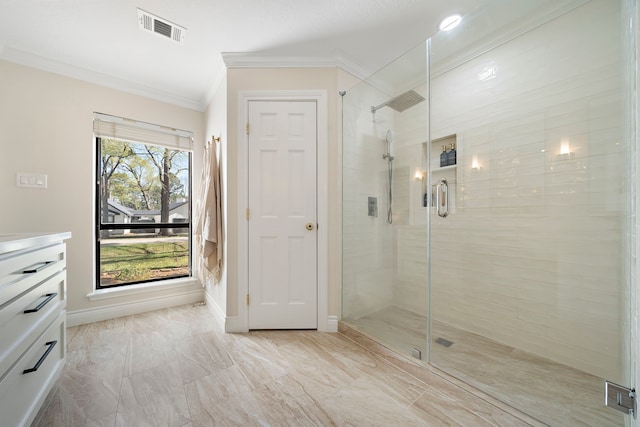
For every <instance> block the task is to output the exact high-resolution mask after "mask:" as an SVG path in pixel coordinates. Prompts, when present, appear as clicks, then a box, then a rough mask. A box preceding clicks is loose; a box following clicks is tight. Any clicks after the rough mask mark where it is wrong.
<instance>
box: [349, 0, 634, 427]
mask: <svg viewBox="0 0 640 427" xmlns="http://www.w3.org/2000/svg"><path fill="white" fill-rule="evenodd" d="M634 14H635V1H630V0H620V1H618V0H591V1H584V0H566V1H558V0H554V1H536V2H513V1H507V0H487V1H483V2H480V4H478V7H477V8H476V9H475V10H472V11H465V13H464V19H463V21H462V23H461V25H460V26H459V27H458V28H456V29H455V30H452V31H450V32H440V33H437V34H435V35H434V36H433V37H432V38H431V39H430V40H428V41H426V42H425V43H423V44H421V45H420V46H417V47H416V48H414V49H412V50H411V51H409V52H407V53H405V54H404V55H403V56H401V57H399V58H398V59H397V60H396V61H394V62H392V63H390V64H389V65H387V66H386V67H384V68H383V69H381V70H379V71H378V72H376V73H375V74H373V75H372V76H370V77H369V78H367V79H366V80H364V81H362V82H361V83H359V84H358V85H356V86H355V87H353V88H351V89H350V90H348V91H347V92H346V94H345V95H344V96H343V236H342V238H343V266H342V269H343V278H342V279H343V283H342V287H343V295H342V306H343V310H342V311H343V313H342V320H343V322H345V323H346V324H348V325H350V326H352V327H353V328H355V329H357V330H359V331H360V332H362V333H364V334H366V335H369V336H370V337H372V338H373V339H375V340H377V341H379V342H381V343H383V344H384V345H386V346H388V347H390V348H393V349H394V350H396V351H398V352H401V353H403V354H405V355H407V356H408V357H416V358H419V359H421V360H423V361H424V362H425V363H429V364H431V365H432V366H433V367H435V368H437V369H439V370H441V371H442V372H443V373H445V374H447V375H452V376H454V377H456V378H458V379H460V380H462V381H464V382H465V383H467V384H469V385H470V386H472V387H475V388H477V389H479V390H481V391H483V392H485V393H487V394H489V395H491V396H493V397H496V398H498V399H500V400H501V401H503V402H505V403H507V404H509V405H511V406H513V407H514V408H517V409H519V410H521V411H523V412H525V413H527V414H529V415H531V416H533V417H535V418H537V419H539V420H540V421H542V422H544V423H547V424H550V425H558V426H566V425H583V424H586V425H599V426H607V425H612V426H614V425H624V423H625V418H624V417H625V416H624V415H623V414H622V413H620V412H616V411H614V410H612V409H610V408H606V407H605V406H604V405H603V401H604V399H603V394H604V391H603V390H604V386H603V382H604V380H609V381H613V382H617V383H621V384H629V382H630V376H631V370H630V367H629V363H630V362H629V360H630V357H629V354H630V347H629V338H628V337H629V335H630V332H629V328H630V308H629V302H628V301H629V298H628V297H629V295H630V292H631V283H632V280H634V278H635V271H634V270H633V265H632V259H633V256H634V249H633V242H634V240H635V234H634V228H633V227H632V222H633V221H634V220H635V212H634V209H635V207H634V205H633V203H632V200H633V199H634V197H635V192H636V190H635V187H634V186H633V185H632V179H631V178H632V177H635V175H636V173H637V171H636V167H635V165H634V161H635V159H636V146H635V120H634V118H633V114H634V105H635V102H636V101H635V94H634V91H635V85H634V79H635V74H634V66H635V65H634V64H635V62H634V61H635V59H634V56H633V52H634V50H635V45H634V37H635V36H634V34H632V30H630V28H635V27H634V26H630V25H629V24H630V22H632V21H631V17H633V16H634Z"/></svg>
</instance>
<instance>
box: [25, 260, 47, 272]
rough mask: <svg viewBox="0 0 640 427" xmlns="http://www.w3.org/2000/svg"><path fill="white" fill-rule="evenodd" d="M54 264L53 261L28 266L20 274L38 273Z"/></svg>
mask: <svg viewBox="0 0 640 427" xmlns="http://www.w3.org/2000/svg"><path fill="white" fill-rule="evenodd" d="M54 262H55V261H45V262H39V263H37V264H33V265H30V266H29V267H27V268H25V269H24V270H22V274H30V273H37V272H38V271H40V270H42V269H43V268H45V267H46V266H48V265H49V264H53V263H54Z"/></svg>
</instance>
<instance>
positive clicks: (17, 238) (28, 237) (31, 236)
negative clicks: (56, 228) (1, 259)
mask: <svg viewBox="0 0 640 427" xmlns="http://www.w3.org/2000/svg"><path fill="white" fill-rule="evenodd" d="M70 237H71V233H70V232H62V233H4V234H0V255H4V254H6V253H9V252H15V251H19V250H21V249H26V248H29V247H35V246H45V245H50V244H53V243H57V242H62V241H63V240H66V239H69V238H70Z"/></svg>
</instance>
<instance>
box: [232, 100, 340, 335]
mask: <svg viewBox="0 0 640 427" xmlns="http://www.w3.org/2000/svg"><path fill="white" fill-rule="evenodd" d="M327 99H328V96H327V91H326V90H277V91H270V90H264V91H240V92H238V129H237V132H238V139H237V141H238V147H237V150H238V151H237V152H238V164H237V168H238V169H237V179H238V199H237V200H238V206H237V208H238V218H237V220H238V230H237V231H238V317H237V319H236V322H233V323H234V324H229V322H227V324H226V325H225V330H226V331H227V332H246V331H248V330H249V309H248V306H247V304H246V303H245V296H246V295H247V294H248V293H249V221H247V219H246V217H245V212H246V208H247V207H249V150H248V140H249V136H248V135H247V133H246V125H247V122H248V120H249V102H251V101H290V102H296V101H312V102H315V103H316V106H317V110H316V128H317V141H316V153H317V157H316V162H317V163H316V165H317V169H316V174H317V181H316V186H317V192H316V201H317V204H316V209H317V220H318V228H317V238H318V240H317V245H318V246H317V276H318V283H317V288H318V300H317V304H318V308H317V316H318V323H317V325H318V331H322V332H335V330H334V329H335V328H333V327H330V326H329V325H330V321H329V295H328V293H329V283H328V277H329V207H328V205H329V194H328V188H329V173H328V171H329V135H328V133H329V113H328V100H327ZM227 320H230V319H227Z"/></svg>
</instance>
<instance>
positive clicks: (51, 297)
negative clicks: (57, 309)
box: [24, 292, 58, 314]
mask: <svg viewBox="0 0 640 427" xmlns="http://www.w3.org/2000/svg"><path fill="white" fill-rule="evenodd" d="M57 296H58V293H57V292H53V293H51V294H46V295H45V297H47V298H46V299H45V300H44V301H42V302H41V303H40V304H38V306H37V307H36V308H29V309H27V310H25V311H24V312H25V314H27V313H37V312H38V311H40V309H41V308H42V307H44V306H45V305H47V304H48V303H49V301H51V300H52V299H54V298H55V297H57Z"/></svg>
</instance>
